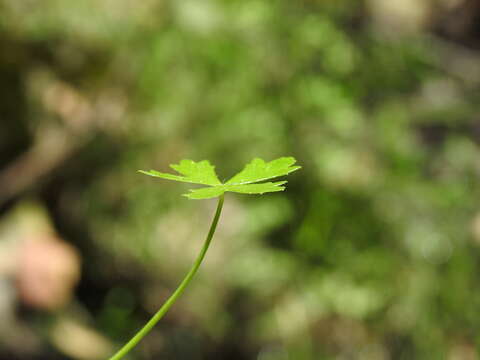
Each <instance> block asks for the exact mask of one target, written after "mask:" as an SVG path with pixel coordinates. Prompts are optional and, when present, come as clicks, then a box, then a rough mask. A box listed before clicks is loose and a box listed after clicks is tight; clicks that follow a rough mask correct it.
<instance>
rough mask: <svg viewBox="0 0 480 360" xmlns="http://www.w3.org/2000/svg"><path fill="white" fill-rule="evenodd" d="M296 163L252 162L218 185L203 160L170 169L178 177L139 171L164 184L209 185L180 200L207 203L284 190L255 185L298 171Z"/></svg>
mask: <svg viewBox="0 0 480 360" xmlns="http://www.w3.org/2000/svg"><path fill="white" fill-rule="evenodd" d="M295 162H296V160H295V159H294V158H293V157H283V158H279V159H277V160H273V161H270V162H265V161H263V160H262V159H258V158H256V159H254V160H252V161H251V162H250V163H249V164H247V165H246V166H245V168H244V169H243V170H242V171H241V172H239V173H238V174H237V175H235V176H234V177H233V178H231V179H230V180H229V181H227V182H226V183H225V184H222V183H221V182H220V180H218V177H217V175H216V174H215V168H214V166H212V165H211V164H210V163H209V162H208V161H207V160H203V161H200V162H195V161H192V160H182V161H181V162H180V164H178V165H170V167H172V168H173V169H174V170H176V171H177V172H178V173H179V174H181V175H182V176H180V175H175V174H168V173H161V172H158V171H156V170H150V171H140V172H141V173H143V174H146V175H149V176H154V177H159V178H162V179H167V180H174V181H182V182H189V183H194V184H201V185H209V186H208V187H205V188H200V189H192V190H190V192H189V193H187V194H184V196H186V197H188V198H189V199H210V198H214V197H218V196H220V195H222V194H223V193H225V192H227V191H230V192H236V193H241V194H264V193H268V192H277V191H283V190H285V187H284V186H282V185H284V184H285V183H286V181H277V182H265V183H257V182H260V181H264V180H267V179H272V178H275V177H278V176H282V175H287V174H289V173H291V172H292V171H295V170H298V169H300V166H293V164H295Z"/></svg>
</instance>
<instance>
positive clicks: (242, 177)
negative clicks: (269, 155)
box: [225, 157, 301, 185]
mask: <svg viewBox="0 0 480 360" xmlns="http://www.w3.org/2000/svg"><path fill="white" fill-rule="evenodd" d="M295 163H296V160H295V158H293V157H281V158H278V159H275V160H272V161H270V162H265V161H264V160H263V159H260V158H255V159H253V160H252V161H251V162H250V163H248V164H247V165H246V166H245V167H244V168H243V170H242V171H240V172H239V173H238V174H236V175H234V176H233V177H232V178H231V179H230V180H228V181H227V182H226V183H225V184H227V185H243V184H251V183H256V182H259V181H264V180H269V179H273V178H276V177H279V176H283V175H288V174H290V173H291V172H293V171H296V170H298V169H300V168H301V166H293V164H295Z"/></svg>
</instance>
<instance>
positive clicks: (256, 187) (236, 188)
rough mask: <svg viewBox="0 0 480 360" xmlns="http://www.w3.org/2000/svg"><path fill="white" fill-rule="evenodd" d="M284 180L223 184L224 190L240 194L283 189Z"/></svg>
mask: <svg viewBox="0 0 480 360" xmlns="http://www.w3.org/2000/svg"><path fill="white" fill-rule="evenodd" d="M286 183H287V182H286V181H277V182H266V183H260V184H240V185H225V191H231V192H236V193H240V194H264V193H269V192H278V191H283V190H285V186H282V185H283V184H286Z"/></svg>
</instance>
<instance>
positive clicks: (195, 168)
mask: <svg viewBox="0 0 480 360" xmlns="http://www.w3.org/2000/svg"><path fill="white" fill-rule="evenodd" d="M170 167H171V168H172V169H173V170H176V171H177V172H178V173H180V174H182V175H184V176H178V175H173V174H168V173H161V172H158V171H155V170H150V171H143V170H139V171H140V172H141V173H142V174H145V175H149V176H154V177H159V178H163V179H167V180H175V181H182V182H188V183H193V184H202V185H211V186H215V185H221V184H222V183H221V182H220V180H218V177H217V174H215V167H214V166H212V165H211V164H210V162H209V161H208V160H203V161H200V162H195V161H192V160H182V161H180V164H178V165H177V164H173V165H170Z"/></svg>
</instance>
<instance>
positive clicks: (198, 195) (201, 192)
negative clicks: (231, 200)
mask: <svg viewBox="0 0 480 360" xmlns="http://www.w3.org/2000/svg"><path fill="white" fill-rule="evenodd" d="M224 192H225V188H224V186H210V187H204V188H200V189H190V192H189V193H186V194H183V196H186V197H187V198H189V199H192V200H202V199H212V198H215V197H218V196H220V195H222V194H223V193H224Z"/></svg>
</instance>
